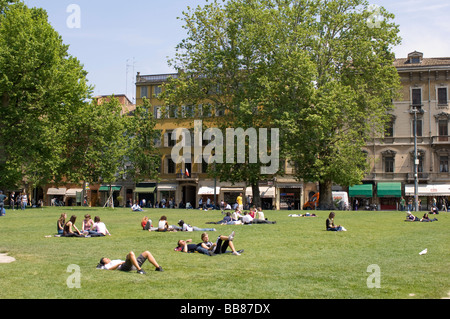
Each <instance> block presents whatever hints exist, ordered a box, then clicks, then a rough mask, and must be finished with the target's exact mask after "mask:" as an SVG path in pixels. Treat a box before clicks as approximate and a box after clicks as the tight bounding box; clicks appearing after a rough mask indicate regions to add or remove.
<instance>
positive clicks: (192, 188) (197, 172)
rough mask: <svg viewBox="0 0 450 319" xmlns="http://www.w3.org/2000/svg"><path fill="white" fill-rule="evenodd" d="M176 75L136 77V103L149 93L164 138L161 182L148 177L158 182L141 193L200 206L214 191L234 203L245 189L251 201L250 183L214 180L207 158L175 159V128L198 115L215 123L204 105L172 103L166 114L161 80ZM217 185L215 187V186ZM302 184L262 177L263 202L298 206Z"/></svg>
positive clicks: (191, 122) (268, 205)
mask: <svg viewBox="0 0 450 319" xmlns="http://www.w3.org/2000/svg"><path fill="white" fill-rule="evenodd" d="M176 76H177V74H159V75H140V73H138V74H137V77H136V97H137V99H136V104H138V105H139V104H142V99H143V98H144V97H146V98H147V99H148V100H149V101H150V104H151V105H152V106H153V108H154V109H153V112H154V115H155V117H156V119H157V124H156V129H157V130H159V131H160V133H161V140H159V141H157V145H158V146H159V147H160V151H161V154H162V159H161V161H162V162H161V172H160V182H159V183H158V184H157V185H156V181H149V182H153V183H154V185H152V186H156V188H154V187H152V188H150V187H149V189H148V193H147V195H145V193H142V192H143V191H144V190H140V191H141V193H139V198H147V199H150V200H151V199H153V201H155V202H158V203H160V202H161V201H163V200H165V201H166V203H167V202H168V201H169V199H173V200H174V202H175V203H176V204H177V205H178V204H179V203H180V202H181V203H183V204H186V203H188V202H189V203H190V204H191V205H192V206H194V207H198V206H199V202H200V200H201V201H202V203H203V204H205V203H206V202H208V199H209V202H213V201H214V195H215V196H216V201H217V203H218V204H220V203H221V202H222V201H224V202H226V203H229V204H230V205H231V206H233V204H234V203H235V201H236V198H237V196H238V195H239V193H242V194H243V197H244V198H245V202H246V203H247V202H249V199H250V198H251V197H252V190H251V187H247V185H245V184H244V183H239V184H235V185H231V183H220V182H218V181H215V180H214V179H212V178H210V177H209V176H208V174H207V173H206V172H207V168H208V166H207V165H208V164H207V163H206V162H205V161H203V162H202V163H201V164H199V163H195V162H196V161H195V160H194V159H191V163H186V162H181V163H178V164H176V163H174V162H173V161H172V159H171V151H172V147H173V146H174V145H175V143H176V142H175V141H174V140H172V138H171V136H172V132H173V130H175V129H176V128H179V127H182V128H187V129H189V130H191V131H192V130H193V127H194V120H196V119H197V120H198V119H201V120H202V121H203V124H205V123H210V124H209V125H213V124H212V123H213V122H212V121H211V114H210V112H211V110H209V109H208V110H206V109H205V110H202V106H201V105H199V106H197V108H196V111H195V112H194V110H192V109H186V108H184V107H181V109H180V108H177V107H173V108H171V109H169V110H168V112H166V114H165V115H164V118H163V116H162V112H161V108H162V105H163V104H162V102H161V100H160V99H159V98H158V97H159V94H161V93H162V84H163V83H164V82H165V81H167V79H168V78H169V77H176ZM214 112H215V114H214V115H215V116H220V115H221V113H220V111H214ZM193 113H196V114H195V115H194V114H193ZM206 125H208V124H206ZM192 145H193V143H192ZM284 165H287V166H288V167H286V170H287V171H288V172H290V171H292V168H291V167H289V164H288V163H284ZM214 186H216V187H215V188H214ZM309 186H310V187H311V188H312V189H314V191H315V190H316V185H315V184H311V185H309ZM303 188H304V185H303V184H302V183H299V182H297V181H295V179H294V178H289V177H283V178H279V177H277V178H270V179H269V180H266V181H262V182H261V183H260V194H261V199H262V202H263V206H264V208H266V209H267V208H274V209H277V208H278V209H282V208H287V207H288V204H292V205H293V208H296V209H299V208H300V204H301V202H302V201H303V200H302V197H303V193H304V192H303ZM151 191H153V192H154V193H153V195H149V194H150V192H151Z"/></svg>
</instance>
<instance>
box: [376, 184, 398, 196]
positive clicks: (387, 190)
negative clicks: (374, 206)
mask: <svg viewBox="0 0 450 319" xmlns="http://www.w3.org/2000/svg"><path fill="white" fill-rule="evenodd" d="M377 195H378V197H402V183H378V185H377Z"/></svg>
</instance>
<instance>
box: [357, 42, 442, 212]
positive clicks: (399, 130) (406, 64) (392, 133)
mask: <svg viewBox="0 0 450 319" xmlns="http://www.w3.org/2000/svg"><path fill="white" fill-rule="evenodd" d="M394 64H395V67H396V68H397V70H398V73H399V75H400V80H401V85H402V90H401V92H400V97H399V98H398V100H396V101H393V103H394V110H393V111H392V114H391V115H392V121H391V122H390V124H389V125H388V127H387V128H386V132H385V135H384V137H383V138H375V139H373V140H372V141H369V143H368V144H367V147H366V148H365V150H364V151H365V152H367V155H368V158H369V160H370V161H371V171H370V172H369V173H368V174H367V176H366V178H365V179H364V181H363V183H364V184H370V185H371V186H372V189H373V191H372V195H371V196H361V197H360V200H362V201H368V202H370V203H374V204H377V205H379V206H380V209H382V210H385V209H397V208H398V205H399V201H400V196H404V197H405V199H406V201H407V202H408V200H409V199H411V197H413V196H414V184H415V168H414V164H415V158H416V157H415V151H414V150H415V147H414V144H415V143H414V140H415V138H416V145H417V148H416V149H417V162H416V163H417V179H418V184H419V187H418V189H419V191H418V195H419V199H420V202H421V206H422V209H423V210H426V209H430V208H431V205H432V203H433V200H434V199H436V201H437V202H438V203H440V205H439V209H440V208H441V206H442V202H443V201H444V199H446V200H449V199H450V173H449V158H450V139H449V122H450V112H449V111H450V109H449V98H448V90H449V86H450V74H449V72H450V57H448V58H427V57H424V55H423V53H421V52H417V51H414V52H412V53H410V54H408V56H407V57H405V58H397V59H396V60H395V62H394ZM415 131H416V133H415ZM387 188H390V189H391V191H387V190H386V189H387ZM358 195H359V194H358V189H357V187H356V189H353V193H352V189H350V196H353V197H357V196H358Z"/></svg>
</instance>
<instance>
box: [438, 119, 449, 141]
mask: <svg viewBox="0 0 450 319" xmlns="http://www.w3.org/2000/svg"><path fill="white" fill-rule="evenodd" d="M438 125H439V141H440V142H446V141H448V120H439V122H438Z"/></svg>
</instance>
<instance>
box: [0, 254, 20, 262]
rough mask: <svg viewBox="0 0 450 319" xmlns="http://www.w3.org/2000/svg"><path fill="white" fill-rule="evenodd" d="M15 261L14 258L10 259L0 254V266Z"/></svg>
mask: <svg viewBox="0 0 450 319" xmlns="http://www.w3.org/2000/svg"><path fill="white" fill-rule="evenodd" d="M14 261H16V259H15V258H14V257H10V256H8V255H7V254H0V264H9V263H12V262H14Z"/></svg>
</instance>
